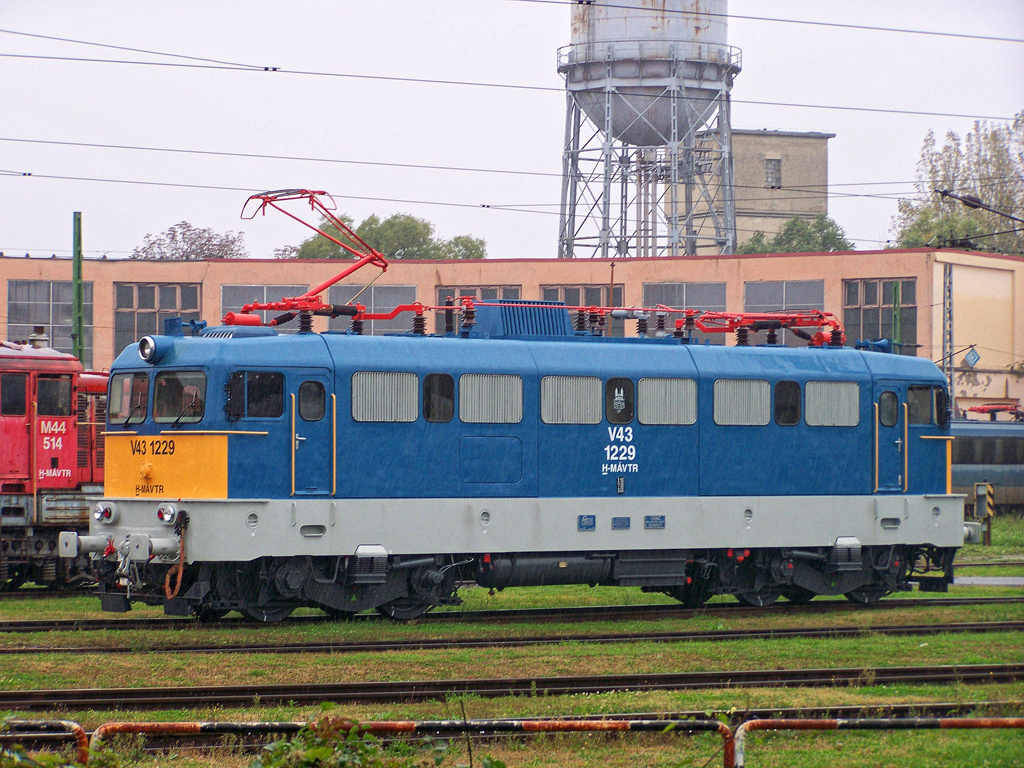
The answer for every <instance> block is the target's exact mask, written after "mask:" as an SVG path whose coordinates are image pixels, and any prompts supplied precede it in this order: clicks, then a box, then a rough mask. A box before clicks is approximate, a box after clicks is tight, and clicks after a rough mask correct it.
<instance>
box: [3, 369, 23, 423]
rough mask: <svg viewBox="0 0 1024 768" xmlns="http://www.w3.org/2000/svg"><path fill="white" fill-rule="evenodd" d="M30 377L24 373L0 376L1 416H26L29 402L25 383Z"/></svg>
mask: <svg viewBox="0 0 1024 768" xmlns="http://www.w3.org/2000/svg"><path fill="white" fill-rule="evenodd" d="M27 379H28V375H27V374H24V373H5V374H2V375H0V416H24V415H25V407H26V403H27V400H26V398H25V383H26V381H27Z"/></svg>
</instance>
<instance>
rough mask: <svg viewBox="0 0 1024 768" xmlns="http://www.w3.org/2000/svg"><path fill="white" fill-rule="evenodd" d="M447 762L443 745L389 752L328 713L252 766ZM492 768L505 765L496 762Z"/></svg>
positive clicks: (411, 767) (380, 767)
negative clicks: (425, 751) (417, 752)
mask: <svg viewBox="0 0 1024 768" xmlns="http://www.w3.org/2000/svg"><path fill="white" fill-rule="evenodd" d="M403 753H404V754H403ZM443 762H444V750H443V749H441V748H434V749H432V750H431V753H430V754H429V755H420V756H419V757H417V756H415V755H414V754H411V753H409V752H408V751H407V750H392V751H390V752H386V751H385V750H383V749H382V748H381V746H380V742H378V741H377V739H375V738H373V736H371V735H370V734H368V733H366V732H364V731H360V730H359V726H358V725H356V724H355V723H353V722H352V721H351V720H346V719H344V718H341V717H324V718H321V719H320V720H319V721H318V722H316V723H311V724H310V725H309V726H307V727H306V728H304V729H302V730H301V731H300V732H299V733H298V735H297V736H296V737H295V738H294V739H291V740H290V741H277V742H274V743H273V744H270V745H269V746H267V747H266V748H265V749H264V751H263V753H262V754H261V755H260V756H259V757H257V758H256V759H255V760H253V761H252V763H250V764H249V768H432V767H433V766H438V765H441V763H443ZM492 768H502V766H500V765H495V764H492Z"/></svg>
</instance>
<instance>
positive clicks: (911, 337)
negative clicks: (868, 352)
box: [843, 278, 917, 355]
mask: <svg viewBox="0 0 1024 768" xmlns="http://www.w3.org/2000/svg"><path fill="white" fill-rule="evenodd" d="M897 299H898V302H897ZM897 303H898V304H899V313H898V314H899V329H898V333H897V328H896V323H895V317H896V315H897V313H896V310H895V307H896V304H897ZM843 324H844V325H845V326H846V342H847V344H850V345H853V344H855V343H856V342H857V341H858V340H860V339H867V340H871V341H874V340H877V339H890V340H892V341H893V342H898V343H899V344H900V346H897V347H896V352H898V353H899V354H901V355H916V354H917V281H916V280H914V279H913V278H909V279H907V278H893V279H891V280H886V279H884V278H872V279H870V280H844V281H843ZM896 336H899V338H896Z"/></svg>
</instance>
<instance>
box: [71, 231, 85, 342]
mask: <svg viewBox="0 0 1024 768" xmlns="http://www.w3.org/2000/svg"><path fill="white" fill-rule="evenodd" d="M72 249H73V259H72V264H73V266H72V268H71V293H72V298H71V354H73V355H74V356H75V357H77V358H78V359H79V360H81V359H82V357H83V356H84V355H85V323H84V322H83V310H84V308H85V288H84V286H83V284H82V213H81V211H75V213H74V235H73V245H72Z"/></svg>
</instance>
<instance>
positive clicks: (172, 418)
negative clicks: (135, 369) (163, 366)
mask: <svg viewBox="0 0 1024 768" xmlns="http://www.w3.org/2000/svg"><path fill="white" fill-rule="evenodd" d="M205 408H206V374H204V373H203V372H202V371H165V372H163V373H159V374H157V377H156V383H155V384H154V387H153V420H154V421H156V422H158V423H161V424H163V423H167V422H170V423H172V424H175V425H177V424H181V423H183V422H184V423H186V424H194V423H195V422H197V421H199V420H201V419H202V418H203V412H204V410H205Z"/></svg>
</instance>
